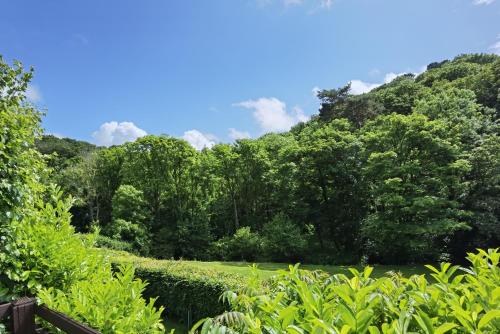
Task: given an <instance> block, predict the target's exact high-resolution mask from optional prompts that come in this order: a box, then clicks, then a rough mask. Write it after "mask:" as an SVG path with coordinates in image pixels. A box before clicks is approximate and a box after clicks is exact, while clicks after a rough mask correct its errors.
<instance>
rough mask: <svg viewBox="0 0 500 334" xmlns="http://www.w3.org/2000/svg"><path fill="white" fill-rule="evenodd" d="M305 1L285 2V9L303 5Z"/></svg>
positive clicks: (291, 0)
mask: <svg viewBox="0 0 500 334" xmlns="http://www.w3.org/2000/svg"><path fill="white" fill-rule="evenodd" d="M303 2H304V0H283V4H284V5H285V7H288V6H297V5H301V4H302V3H303Z"/></svg>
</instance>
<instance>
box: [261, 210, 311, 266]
mask: <svg viewBox="0 0 500 334" xmlns="http://www.w3.org/2000/svg"><path fill="white" fill-rule="evenodd" d="M308 237H309V235H307V234H306V233H302V231H301V230H300V228H299V226H297V224H295V223H293V222H292V221H291V220H290V218H288V217H287V216H286V215H284V214H283V213H278V214H276V215H275V216H274V217H273V219H272V220H271V221H270V222H268V223H266V224H265V225H264V228H263V229H262V238H263V252H264V254H265V255H266V256H267V257H268V258H269V259H270V260H272V261H276V262H292V263H295V262H302V259H303V258H304V253H305V250H306V247H307V242H308V240H307V239H308Z"/></svg>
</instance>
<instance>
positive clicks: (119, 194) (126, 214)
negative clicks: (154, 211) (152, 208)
mask: <svg viewBox="0 0 500 334" xmlns="http://www.w3.org/2000/svg"><path fill="white" fill-rule="evenodd" d="M145 207H146V203H145V202H144V195H143V193H142V191H140V190H137V189H136V188H134V186H131V185H121V186H120V187H119V188H118V190H117V191H116V193H115V195H114V196H113V219H125V220H128V221H131V222H134V223H138V224H144V223H145V219H146V212H145V211H146V209H145Z"/></svg>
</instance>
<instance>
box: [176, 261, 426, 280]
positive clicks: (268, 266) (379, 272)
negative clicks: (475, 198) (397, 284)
mask: <svg viewBox="0 0 500 334" xmlns="http://www.w3.org/2000/svg"><path fill="white" fill-rule="evenodd" d="M183 262H185V263H186V264H189V265H193V266H196V267H199V268H205V269H211V270H217V271H223V272H227V273H234V274H239V275H242V276H248V275H250V272H251V268H250V267H251V265H252V263H249V262H217V261H213V262H212V261H211V262H202V261H183ZM256 265H257V267H258V268H259V272H260V274H261V275H262V278H263V279H266V278H269V277H271V276H272V275H274V274H276V271H278V270H280V269H288V266H289V264H287V263H266V262H263V263H256ZM350 267H353V266H332V265H314V264H304V265H301V268H302V269H307V270H318V269H320V270H323V271H326V272H328V273H330V274H338V273H349V272H348V270H347V269H348V268H350ZM354 267H355V268H357V269H360V270H361V269H362V267H361V266H354ZM373 267H374V270H373V273H372V276H373V277H381V276H383V275H384V274H385V273H386V272H388V271H396V272H401V273H403V274H404V275H405V276H410V275H414V274H423V273H427V272H429V271H428V270H427V269H426V268H425V267H424V266H422V265H405V266H385V265H375V266H373Z"/></svg>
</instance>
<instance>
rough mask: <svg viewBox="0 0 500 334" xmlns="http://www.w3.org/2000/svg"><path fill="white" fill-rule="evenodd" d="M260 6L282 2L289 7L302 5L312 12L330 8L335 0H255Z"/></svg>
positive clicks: (281, 3) (282, 4)
mask: <svg viewBox="0 0 500 334" xmlns="http://www.w3.org/2000/svg"><path fill="white" fill-rule="evenodd" d="M255 1H256V3H257V5H258V6H259V7H261V8H262V7H267V6H269V5H272V4H280V5H281V6H283V7H285V8H287V7H299V6H302V7H304V8H306V9H308V13H310V14H312V13H314V12H316V11H318V10H320V9H330V8H331V7H332V6H333V3H334V0H255Z"/></svg>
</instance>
